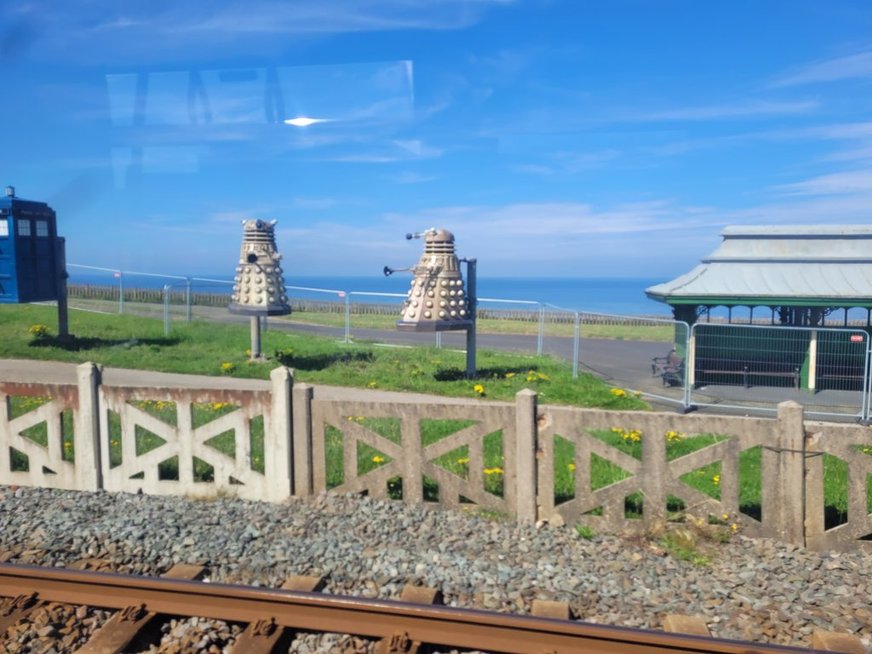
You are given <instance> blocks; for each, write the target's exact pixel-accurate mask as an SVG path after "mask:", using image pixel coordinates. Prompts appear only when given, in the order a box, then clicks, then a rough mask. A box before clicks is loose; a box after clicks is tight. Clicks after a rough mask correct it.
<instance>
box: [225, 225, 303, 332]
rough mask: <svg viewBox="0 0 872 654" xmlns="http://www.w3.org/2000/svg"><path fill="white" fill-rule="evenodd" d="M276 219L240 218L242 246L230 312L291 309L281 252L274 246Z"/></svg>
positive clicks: (261, 313) (275, 313) (284, 311)
mask: <svg viewBox="0 0 872 654" xmlns="http://www.w3.org/2000/svg"><path fill="white" fill-rule="evenodd" d="M276 223H277V221H275V220H270V221H265V220H254V219H252V220H243V221H242V247H241V248H240V251H239V263H238V264H237V265H236V274H235V275H234V277H233V295H232V298H231V301H230V306H229V307H228V308H229V309H230V311H231V312H232V313H240V314H246V315H251V316H280V315H285V314H289V313H290V312H291V305H290V303H289V301H288V295H287V290H286V289H285V278H284V275H283V273H284V270H283V269H282V267H281V263H280V262H281V259H282V255H281V254H279V252H278V250H277V249H276V241H275V226H276Z"/></svg>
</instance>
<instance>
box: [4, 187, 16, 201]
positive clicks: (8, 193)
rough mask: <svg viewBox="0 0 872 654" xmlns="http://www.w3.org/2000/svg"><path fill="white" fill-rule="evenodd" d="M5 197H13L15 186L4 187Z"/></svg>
mask: <svg viewBox="0 0 872 654" xmlns="http://www.w3.org/2000/svg"><path fill="white" fill-rule="evenodd" d="M6 197H9V198H14V197H15V187H14V186H7V187H6Z"/></svg>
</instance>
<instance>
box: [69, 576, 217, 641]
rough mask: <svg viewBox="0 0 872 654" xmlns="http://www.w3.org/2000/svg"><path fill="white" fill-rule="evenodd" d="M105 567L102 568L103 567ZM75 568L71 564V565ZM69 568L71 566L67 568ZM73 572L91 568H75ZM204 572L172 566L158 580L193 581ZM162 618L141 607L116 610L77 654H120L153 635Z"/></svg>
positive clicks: (132, 606) (134, 606) (141, 605)
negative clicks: (115, 653) (112, 653)
mask: <svg viewBox="0 0 872 654" xmlns="http://www.w3.org/2000/svg"><path fill="white" fill-rule="evenodd" d="M88 561H89V564H90V565H96V566H97V568H98V569H99V568H101V567H102V568H106V567H108V564H105V562H103V563H102V564H101V563H100V562H99V561H98V560H95V559H89V560H88ZM104 564H105V565H104ZM74 565H75V564H74ZM71 567H72V566H71ZM76 569H80V570H82V569H84V570H87V569H91V568H83V567H81V566H76ZM204 573H205V568H204V567H203V566H199V565H183V564H179V565H174V566H173V567H172V568H170V569H169V570H168V571H167V572H165V573H164V574H163V575H161V576H162V577H164V578H166V579H180V580H188V581H196V580H197V579H200V578H201V577H202V576H203V574H204ZM161 620H162V617H161V616H160V615H158V614H157V613H152V612H151V611H148V610H147V609H146V608H145V605H143V604H139V605H131V606H128V607H126V608H124V609H122V610H120V611H117V612H116V613H115V614H114V615H113V616H112V617H111V618H110V619H109V621H108V622H107V623H106V624H105V625H103V627H102V628H101V629H100V630H99V631H97V632H95V633H94V635H93V636H92V637H91V639H90V640H89V641H88V642H87V643H85V644H84V645H83V646H82V647H81V648H80V649H79V650H78V653H77V654H106V653H107V652H121V651H123V650H124V649H125V648H126V647H128V646H129V645H130V644H131V643H135V642H138V641H142V640H148V639H150V638H151V636H152V635H153V634H154V633H155V632H156V630H157V628H158V626H159V623H160V621H161Z"/></svg>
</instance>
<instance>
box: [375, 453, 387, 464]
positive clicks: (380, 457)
mask: <svg viewBox="0 0 872 654" xmlns="http://www.w3.org/2000/svg"><path fill="white" fill-rule="evenodd" d="M372 462H373V463H384V462H385V458H384V457H383V456H379V455H378V454H376V455H375V456H374V457H372Z"/></svg>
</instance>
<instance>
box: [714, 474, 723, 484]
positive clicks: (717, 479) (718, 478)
mask: <svg viewBox="0 0 872 654" xmlns="http://www.w3.org/2000/svg"><path fill="white" fill-rule="evenodd" d="M712 483H713V484H714V485H715V486H717V485H719V484H720V483H721V476H720V475H715V476H714V477H712Z"/></svg>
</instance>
